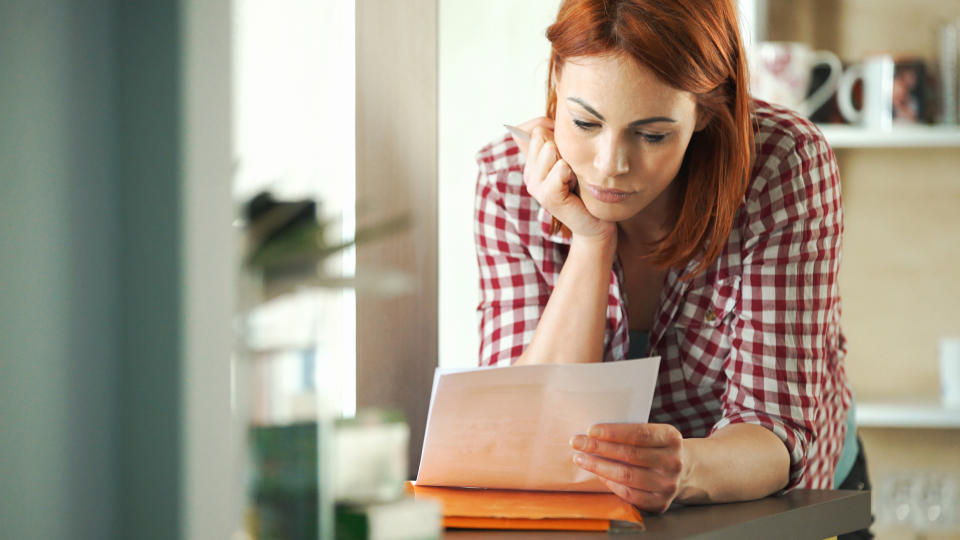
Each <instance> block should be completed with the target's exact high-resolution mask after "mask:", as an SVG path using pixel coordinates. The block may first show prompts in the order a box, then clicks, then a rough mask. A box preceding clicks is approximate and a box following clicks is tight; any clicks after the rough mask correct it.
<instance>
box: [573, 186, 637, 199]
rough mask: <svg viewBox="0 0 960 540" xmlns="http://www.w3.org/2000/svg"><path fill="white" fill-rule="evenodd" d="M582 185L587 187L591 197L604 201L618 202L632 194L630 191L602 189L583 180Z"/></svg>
mask: <svg viewBox="0 0 960 540" xmlns="http://www.w3.org/2000/svg"><path fill="white" fill-rule="evenodd" d="M583 185H584V186H586V187H587V190H588V191H590V195H593V198H594V199H596V200H598V201H600V202H605V203H618V202H620V201H623V200H624V199H626V198H627V197H629V196H631V195H633V193H632V192H630V191H620V190H617V189H604V188H600V187H597V186H594V185H591V184H587V183H586V182H584V184H583Z"/></svg>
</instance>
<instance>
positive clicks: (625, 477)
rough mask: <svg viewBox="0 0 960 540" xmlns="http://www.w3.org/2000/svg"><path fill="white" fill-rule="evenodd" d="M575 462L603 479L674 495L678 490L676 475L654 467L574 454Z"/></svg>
mask: <svg viewBox="0 0 960 540" xmlns="http://www.w3.org/2000/svg"><path fill="white" fill-rule="evenodd" d="M574 462H575V463H576V464H577V465H578V466H579V467H580V468H582V469H584V470H587V471H590V472H592V473H593V474H595V475H597V476H599V477H600V478H602V479H606V480H609V481H611V482H614V483H617V484H620V485H622V486H626V487H629V488H633V489H638V490H641V491H646V492H649V493H656V494H661V495H672V494H673V493H676V491H677V486H678V484H677V482H678V478H677V476H676V475H663V474H660V473H659V472H657V471H655V470H653V469H647V468H644V467H635V466H633V465H627V464H624V463H619V462H616V461H611V460H609V459H605V458H602V457H599V456H591V455H589V454H582V453H576V454H574Z"/></svg>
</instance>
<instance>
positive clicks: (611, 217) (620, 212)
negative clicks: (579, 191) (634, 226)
mask: <svg viewBox="0 0 960 540" xmlns="http://www.w3.org/2000/svg"><path fill="white" fill-rule="evenodd" d="M583 205H584V206H585V207H586V208H587V212H590V215H592V216H593V217H595V218H597V219H599V220H601V221H611V222H617V221H624V220H626V219H629V218H631V217H633V215H634V214H636V211H635V210H633V209H632V208H630V207H629V206H627V205H626V204H624V203H605V202H601V201H597V200H592V199H585V200H584V201H583Z"/></svg>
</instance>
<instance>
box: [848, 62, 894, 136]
mask: <svg viewBox="0 0 960 540" xmlns="http://www.w3.org/2000/svg"><path fill="white" fill-rule="evenodd" d="M893 76H894V63H893V58H892V57H890V56H888V55H876V56H869V57H867V58H866V59H864V61H863V62H862V63H860V64H857V65H854V66H850V67H849V68H847V71H846V72H844V74H843V76H841V77H840V87H839V89H837V105H838V106H839V108H840V114H842V115H843V117H844V118H845V119H846V120H847V122H850V123H851V124H859V125H861V126H863V127H866V128H870V129H890V128H892V127H893V82H894V80H893ZM858 79H859V80H862V81H863V107H862V108H861V109H860V110H857V109H856V108H854V106H853V99H852V97H851V95H852V93H853V84H854V83H855V82H856V81H857V80H858Z"/></svg>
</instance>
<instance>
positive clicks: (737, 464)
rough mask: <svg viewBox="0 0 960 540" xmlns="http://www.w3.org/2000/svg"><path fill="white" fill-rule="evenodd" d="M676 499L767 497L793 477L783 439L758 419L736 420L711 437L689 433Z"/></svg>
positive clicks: (703, 500)
mask: <svg viewBox="0 0 960 540" xmlns="http://www.w3.org/2000/svg"><path fill="white" fill-rule="evenodd" d="M682 453H683V456H682V461H683V472H682V473H681V477H680V492H679V493H678V495H677V499H676V500H677V501H678V502H681V503H685V504H705V503H720V502H733V501H745V500H751V499H758V498H761V497H766V496H767V495H770V494H771V493H775V492H776V491H779V490H780V489H783V488H784V487H785V486H786V485H787V481H788V480H789V478H790V455H789V454H788V453H787V447H786V446H784V444H783V441H781V440H780V438H779V437H777V436H776V435H774V434H773V432H772V431H770V430H768V429H766V428H764V427H763V426H759V425H756V424H731V425H728V426H726V427H724V428H722V429H720V430H718V431H717V432H716V433H714V434H713V435H712V436H710V437H709V438H706V439H684V441H683V450H682Z"/></svg>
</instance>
